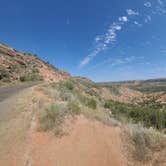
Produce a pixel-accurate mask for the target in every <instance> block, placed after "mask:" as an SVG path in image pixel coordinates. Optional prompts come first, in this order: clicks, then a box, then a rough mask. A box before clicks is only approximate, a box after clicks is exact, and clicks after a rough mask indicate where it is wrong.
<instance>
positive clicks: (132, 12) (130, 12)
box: [126, 9, 139, 16]
mask: <svg viewBox="0 0 166 166" xmlns="http://www.w3.org/2000/svg"><path fill="white" fill-rule="evenodd" d="M126 12H127V14H128V15H129V16H132V15H133V16H138V15H139V13H138V12H135V11H134V10H132V9H127V10H126Z"/></svg>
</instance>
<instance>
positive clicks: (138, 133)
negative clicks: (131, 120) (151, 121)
mask: <svg viewBox="0 0 166 166" xmlns="http://www.w3.org/2000/svg"><path fill="white" fill-rule="evenodd" d="M127 133H128V136H129V140H131V142H132V144H133V146H134V150H133V157H134V158H135V159H136V160H139V161H141V162H143V161H148V160H151V159H152V156H153V153H155V152H157V151H158V149H160V150H165V148H166V138H165V137H164V135H163V134H162V133H160V132H159V131H156V130H155V129H153V128H149V129H147V128H144V127H143V126H142V125H141V124H135V125H133V124H129V125H128V126H127Z"/></svg>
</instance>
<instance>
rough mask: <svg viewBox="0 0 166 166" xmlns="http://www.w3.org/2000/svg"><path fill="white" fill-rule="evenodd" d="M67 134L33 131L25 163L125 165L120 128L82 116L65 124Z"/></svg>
mask: <svg viewBox="0 0 166 166" xmlns="http://www.w3.org/2000/svg"><path fill="white" fill-rule="evenodd" d="M67 128H68V129H70V130H69V132H68V134H67V135H65V136H63V137H61V138H58V137H55V136H54V135H52V134H48V133H40V132H33V133H32V135H31V137H30V140H29V141H28V146H29V149H30V152H29V156H28V161H27V162H26V163H27V166H47V165H48V166H92V165H93V166H125V165H127V164H126V163H127V162H126V159H125V157H124V156H123V147H122V142H121V139H120V132H121V131H120V128H118V127H109V126H105V125H103V124H102V123H100V122H97V121H91V120H88V119H86V118H84V117H83V116H79V117H77V119H76V120H75V122H74V123H73V124H71V123H70V124H69V125H68V127H67Z"/></svg>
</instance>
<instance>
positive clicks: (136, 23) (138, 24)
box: [134, 21, 142, 27]
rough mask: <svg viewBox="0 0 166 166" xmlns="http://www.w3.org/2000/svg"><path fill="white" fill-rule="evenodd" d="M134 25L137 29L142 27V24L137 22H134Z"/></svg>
mask: <svg viewBox="0 0 166 166" xmlns="http://www.w3.org/2000/svg"><path fill="white" fill-rule="evenodd" d="M134 24H135V25H137V26H139V27H141V26H142V24H140V23H139V22H138V21H134Z"/></svg>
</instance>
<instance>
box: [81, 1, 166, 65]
mask: <svg viewBox="0 0 166 166" xmlns="http://www.w3.org/2000/svg"><path fill="white" fill-rule="evenodd" d="M156 2H157V3H158V5H156V6H152V3H151V2H149V1H146V3H144V4H143V5H144V6H145V7H146V8H147V12H145V13H148V15H146V14H144V13H142V14H141V13H139V12H137V11H135V10H133V9H126V12H127V14H126V16H125V15H124V16H121V17H119V18H118V20H117V21H115V22H113V23H112V24H111V25H110V26H109V27H108V29H107V31H106V32H105V33H104V34H103V35H100V36H96V37H95V39H94V41H95V46H94V49H93V50H92V52H91V53H90V54H89V55H88V56H86V57H85V58H84V59H83V60H82V61H81V62H80V66H81V67H83V66H85V65H87V64H88V63H89V62H90V61H91V60H92V59H93V58H94V57H96V56H97V55H98V54H99V53H100V52H102V51H104V50H106V49H107V48H108V47H109V45H112V44H115V42H116V41H117V36H118V32H119V31H122V30H123V26H124V25H125V24H129V21H131V20H130V18H131V16H134V17H138V16H139V17H140V18H141V19H142V21H141V20H139V22H138V21H137V19H136V20H133V24H135V25H136V26H138V27H141V26H143V25H144V24H145V23H148V22H150V21H152V16H153V15H154V14H158V15H161V14H166V9H165V6H164V5H165V4H164V3H163V1H162V0H156ZM143 21H144V23H143ZM126 61H127V60H126ZM119 63H120V61H119Z"/></svg>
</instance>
